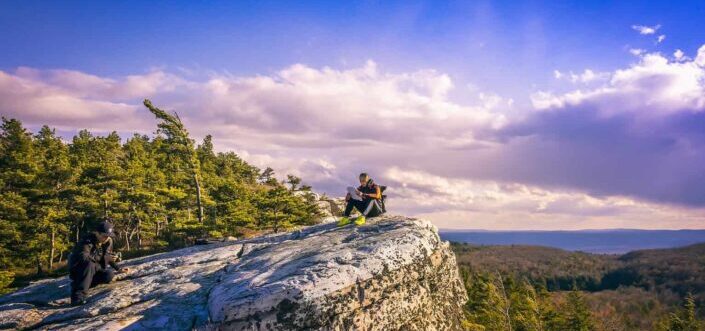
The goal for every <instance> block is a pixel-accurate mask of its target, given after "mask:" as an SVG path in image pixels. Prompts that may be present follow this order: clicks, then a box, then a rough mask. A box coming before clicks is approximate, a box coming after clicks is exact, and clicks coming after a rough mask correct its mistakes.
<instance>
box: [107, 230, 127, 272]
mask: <svg viewBox="0 0 705 331" xmlns="http://www.w3.org/2000/svg"><path fill="white" fill-rule="evenodd" d="M105 260H106V262H107V263H108V264H110V266H111V267H113V269H115V270H116V271H121V272H123V271H127V270H126V269H125V270H123V269H122V268H120V266H118V264H117V263H116V262H115V259H114V258H113V238H110V239H109V240H108V243H107V246H106V247H105Z"/></svg>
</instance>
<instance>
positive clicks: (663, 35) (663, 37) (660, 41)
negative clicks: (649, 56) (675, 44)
mask: <svg viewBox="0 0 705 331" xmlns="http://www.w3.org/2000/svg"><path fill="white" fill-rule="evenodd" d="M664 40H666V35H665V34H662V35H660V36H658V37H657V38H656V43H657V44H660V43H662V42H663V41H664Z"/></svg>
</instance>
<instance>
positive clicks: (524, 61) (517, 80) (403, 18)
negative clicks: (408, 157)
mask: <svg viewBox="0 0 705 331" xmlns="http://www.w3.org/2000/svg"><path fill="white" fill-rule="evenodd" d="M0 6H1V8H0V44H2V45H6V47H4V51H3V52H2V53H0V68H2V69H12V68H14V67H18V66H29V67H34V68H42V69H55V68H64V69H73V70H81V71H86V72H91V73H94V74H98V75H107V76H113V75H127V74H131V73H134V72H140V71H147V70H149V69H150V68H154V67H165V68H170V69H172V70H173V69H175V68H180V67H182V68H187V69H194V70H214V71H219V72H229V73H232V74H266V73H271V72H274V71H276V70H279V69H281V68H282V67H285V66H288V65H290V64H292V63H302V64H306V65H310V66H313V67H321V66H333V67H345V66H357V65H360V64H362V63H364V62H365V61H366V60H368V59H373V60H374V61H376V62H377V63H378V64H380V65H381V66H384V67H385V68H388V70H390V71H408V70H416V69H419V68H434V69H437V70H439V71H442V72H445V73H448V74H450V75H451V76H452V77H453V78H454V79H457V80H459V81H460V82H467V83H472V84H478V83H482V84H483V86H486V88H488V89H492V90H499V89H502V90H503V91H506V92H505V93H507V94H510V95H517V96H519V95H520V94H522V93H524V94H525V92H526V91H527V90H532V89H536V88H537V87H544V86H547V85H549V84H551V82H552V76H551V74H550V73H551V72H552V71H553V70H554V69H562V70H568V69H573V68H592V69H593V70H601V71H605V70H613V69H615V68H618V67H620V66H623V65H625V64H627V63H629V62H630V61H633V58H632V57H631V56H630V55H629V53H628V52H627V49H628V48H630V47H631V48H644V49H649V50H665V51H666V52H671V51H672V48H674V47H675V45H677V47H678V48H680V49H682V50H683V51H686V52H690V53H692V52H695V51H696V50H697V48H698V47H699V46H700V44H699V43H700V42H702V37H703V33H702V31H705V20H703V19H702V17H704V16H705V2H702V1H683V2H678V3H673V2H670V1H663V2H652V1H648V2H646V1H565V2H560V3H556V2H555V1H546V2H541V1H458V2H449V3H445V2H441V1H428V2H413V1H398V2H394V1H389V2H380V1H368V2H348V3H343V4H342V5H341V2H338V1H318V2H300V3H298V2H291V1H280V2H276V1H240V2H233V1H212V2H211V1H181V2H173V1H161V2H160V1H155V2H151V1H150V2H145V1H120V2H101V1H73V2H71V3H68V4H67V3H62V2H50V1H4V2H3V3H2V4H0ZM634 24H644V25H656V24H661V25H662V26H663V28H662V30H660V31H659V32H663V33H665V34H667V36H668V37H667V39H666V40H665V41H664V42H663V43H662V44H659V45H654V42H653V38H641V36H638V35H635V34H634V31H633V30H632V29H631V28H630V27H631V26H632V25H634Z"/></svg>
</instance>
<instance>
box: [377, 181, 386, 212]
mask: <svg viewBox="0 0 705 331" xmlns="http://www.w3.org/2000/svg"><path fill="white" fill-rule="evenodd" d="M386 189H387V186H386V185H380V186H379V191H380V193H382V199H379V205H380V207H382V212H383V213H386V212H387V207H385V206H384V202H385V201H386V200H387V195H386V194H384V190H386Z"/></svg>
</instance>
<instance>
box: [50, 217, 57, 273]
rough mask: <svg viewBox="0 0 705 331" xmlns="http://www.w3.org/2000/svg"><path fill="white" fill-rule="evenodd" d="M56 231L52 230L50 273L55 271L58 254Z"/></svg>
mask: <svg viewBox="0 0 705 331" xmlns="http://www.w3.org/2000/svg"><path fill="white" fill-rule="evenodd" d="M55 243H56V230H55V229H54V228H53V227H52V228H51V249H50V250H49V271H50V272H51V271H52V270H54V254H55V253H56V245H55Z"/></svg>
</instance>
